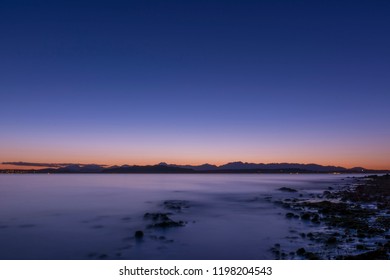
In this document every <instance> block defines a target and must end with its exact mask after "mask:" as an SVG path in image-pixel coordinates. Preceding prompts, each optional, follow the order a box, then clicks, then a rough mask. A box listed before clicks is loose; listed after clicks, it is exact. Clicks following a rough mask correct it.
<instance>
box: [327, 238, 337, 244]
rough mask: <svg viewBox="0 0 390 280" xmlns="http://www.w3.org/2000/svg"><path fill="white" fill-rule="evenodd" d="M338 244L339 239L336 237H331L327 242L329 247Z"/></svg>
mask: <svg viewBox="0 0 390 280" xmlns="http://www.w3.org/2000/svg"><path fill="white" fill-rule="evenodd" d="M336 243H337V238H336V237H334V236H331V237H329V238H328V239H327V240H326V244H328V245H334V244H336Z"/></svg>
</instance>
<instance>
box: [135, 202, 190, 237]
mask: <svg viewBox="0 0 390 280" xmlns="http://www.w3.org/2000/svg"><path fill="white" fill-rule="evenodd" d="M162 207H163V208H164V210H170V211H171V212H147V213H145V214H144V216H143V218H144V219H145V220H147V221H149V222H150V223H149V224H148V225H147V228H155V229H167V228H174V227H183V226H185V225H186V224H187V222H186V221H181V220H178V221H176V220H174V219H173V218H172V216H173V215H174V214H175V213H181V212H182V211H183V210H184V209H188V208H190V203H189V202H188V201H185V200H166V201H164V202H163V203H162ZM134 237H135V238H136V239H137V240H140V239H143V237H144V232H143V231H142V230H137V231H136V232H135V233H134Z"/></svg>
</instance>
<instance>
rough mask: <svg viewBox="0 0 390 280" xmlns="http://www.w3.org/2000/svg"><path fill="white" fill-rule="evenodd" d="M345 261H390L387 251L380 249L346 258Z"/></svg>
mask: <svg viewBox="0 0 390 280" xmlns="http://www.w3.org/2000/svg"><path fill="white" fill-rule="evenodd" d="M343 259H345V260H387V259H389V257H388V254H387V251H386V250H384V249H382V248H380V249H378V250H374V251H370V252H366V253H363V254H359V255H355V256H344V257H343Z"/></svg>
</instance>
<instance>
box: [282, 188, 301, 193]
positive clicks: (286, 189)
mask: <svg viewBox="0 0 390 280" xmlns="http://www.w3.org/2000/svg"><path fill="white" fill-rule="evenodd" d="M279 191H282V192H290V193H295V192H298V191H297V190H296V189H293V188H287V187H282V188H280V189H279Z"/></svg>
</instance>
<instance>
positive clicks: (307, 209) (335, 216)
mask: <svg viewBox="0 0 390 280" xmlns="http://www.w3.org/2000/svg"><path fill="white" fill-rule="evenodd" d="M280 190H281V191H284V192H290V193H293V192H294V191H293V189H290V188H283V189H280ZM275 203H276V204H278V205H280V206H282V207H283V208H285V209H288V211H289V212H287V213H286V214H285V217H286V218H287V219H291V220H297V221H301V222H305V223H310V225H311V229H314V230H312V231H310V232H302V233H301V234H300V236H301V238H303V239H306V240H308V241H309V242H310V243H311V244H315V245H316V246H312V247H311V248H316V249H315V252H311V251H312V250H309V248H298V249H297V250H296V251H290V252H286V251H284V250H282V249H281V245H280V244H275V246H274V247H272V251H273V252H274V254H275V255H276V258H282V259H285V258H290V259H294V258H300V259H321V258H326V259H329V258H330V259H390V241H389V239H390V234H389V233H390V176H389V175H384V176H370V177H367V178H365V180H364V181H360V182H359V184H358V185H357V186H352V185H351V186H348V187H345V188H344V189H341V190H338V191H333V188H332V189H329V190H327V191H324V192H323V193H322V194H321V195H315V196H313V195H308V196H306V197H305V196H304V197H303V198H302V195H300V196H299V197H296V198H288V199H284V200H279V201H276V202H275ZM316 226H317V231H316V230H315V229H316Z"/></svg>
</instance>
